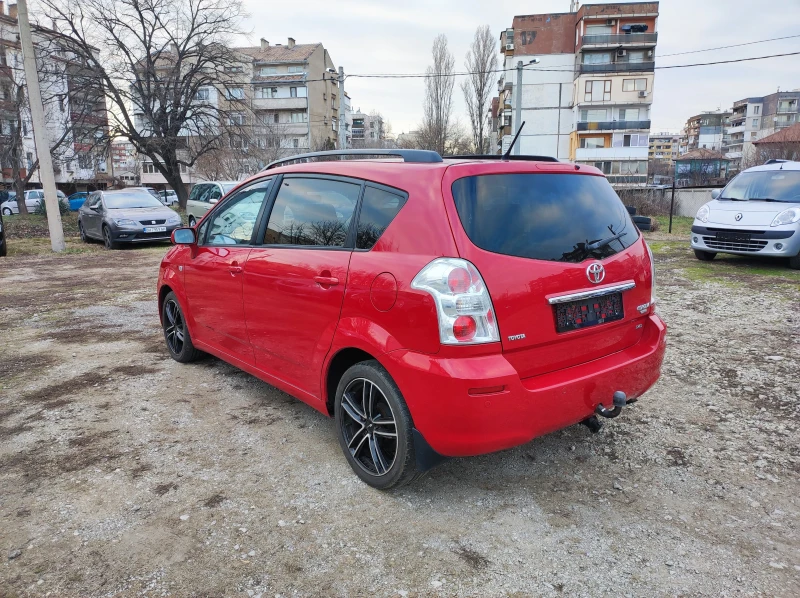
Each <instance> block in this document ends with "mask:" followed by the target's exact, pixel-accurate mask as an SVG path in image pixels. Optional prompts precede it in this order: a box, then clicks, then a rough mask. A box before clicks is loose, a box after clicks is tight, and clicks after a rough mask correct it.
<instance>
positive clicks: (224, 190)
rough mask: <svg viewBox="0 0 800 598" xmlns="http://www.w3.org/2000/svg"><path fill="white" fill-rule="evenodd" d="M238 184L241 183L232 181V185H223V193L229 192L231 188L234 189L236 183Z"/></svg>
mask: <svg viewBox="0 0 800 598" xmlns="http://www.w3.org/2000/svg"><path fill="white" fill-rule="evenodd" d="M238 184H239V183H231V184H230V185H222V193H223V194H224V193H227V192H228V191H230V190H231V189H233V188H234V187H235V186H236V185H238Z"/></svg>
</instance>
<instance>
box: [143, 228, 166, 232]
mask: <svg viewBox="0 0 800 598" xmlns="http://www.w3.org/2000/svg"><path fill="white" fill-rule="evenodd" d="M144 232H146V233H165V232H167V227H166V226H145V227H144Z"/></svg>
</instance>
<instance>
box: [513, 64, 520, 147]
mask: <svg viewBox="0 0 800 598" xmlns="http://www.w3.org/2000/svg"><path fill="white" fill-rule="evenodd" d="M514 95H515V96H516V98H515V100H514V104H515V106H514V129H515V132H516V131H519V126H520V124H522V61H521V60H519V61H517V88H516V89H515V90H514ZM520 145H522V144H521V143H515V144H514V155H515V156H519V146H520Z"/></svg>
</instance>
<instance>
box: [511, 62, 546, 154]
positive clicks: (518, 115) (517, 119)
mask: <svg viewBox="0 0 800 598" xmlns="http://www.w3.org/2000/svg"><path fill="white" fill-rule="evenodd" d="M539 62H541V61H540V60H539V59H538V58H533V59H531V60H529V61H528V62H522V61H521V60H519V61H517V93H516V95H517V98H516V101H515V104H516V106H515V107H514V123H515V124H516V131H519V127H520V125H521V124H522V69H523V68H525V67H526V66H528V65H530V64H539ZM516 131H515V134H516ZM520 145H522V144H521V143H517V144H516V145H514V155H515V156H519V146H520Z"/></svg>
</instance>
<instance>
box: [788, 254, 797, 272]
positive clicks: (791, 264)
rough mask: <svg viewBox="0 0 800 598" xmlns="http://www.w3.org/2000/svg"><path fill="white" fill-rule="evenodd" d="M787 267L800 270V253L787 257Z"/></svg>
mask: <svg viewBox="0 0 800 598" xmlns="http://www.w3.org/2000/svg"><path fill="white" fill-rule="evenodd" d="M789 267H790V268H791V269H792V270H800V253H798V254H797V255H796V256H794V257H790V258H789Z"/></svg>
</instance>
